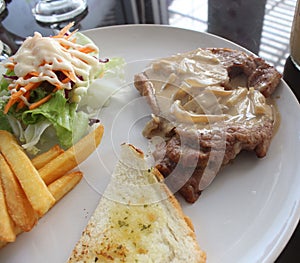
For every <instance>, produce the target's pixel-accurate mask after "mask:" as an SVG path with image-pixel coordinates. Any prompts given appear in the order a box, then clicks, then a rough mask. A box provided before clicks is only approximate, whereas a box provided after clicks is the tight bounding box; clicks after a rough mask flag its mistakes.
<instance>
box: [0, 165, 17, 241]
mask: <svg viewBox="0 0 300 263" xmlns="http://www.w3.org/2000/svg"><path fill="white" fill-rule="evenodd" d="M0 165H1V164H0ZM0 172H1V171H0ZM0 218H1V220H0V241H2V242H14V241H15V239H16V234H15V231H14V223H13V221H12V219H11V217H10V215H9V213H8V210H7V206H6V201H5V196H4V190H3V188H2V182H1V177H0Z"/></svg>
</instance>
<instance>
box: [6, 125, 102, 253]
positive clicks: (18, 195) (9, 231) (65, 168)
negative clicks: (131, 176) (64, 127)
mask: <svg viewBox="0 0 300 263" xmlns="http://www.w3.org/2000/svg"><path fill="white" fill-rule="evenodd" d="M103 131H104V129H103V126H102V125H99V126H98V127H97V128H96V129H95V130H93V131H92V132H91V133H89V134H88V135H86V136H85V137H84V138H82V139H81V140H80V141H78V142H77V143H76V144H74V145H73V146H72V147H70V148H69V149H67V150H66V151H64V150H62V149H61V148H60V147H59V146H57V145H56V146H54V147H52V148H51V149H50V150H48V151H47V152H45V153H42V154H40V155H38V156H37V157H34V158H33V159H30V158H29V157H28V156H27V155H26V153H25V152H24V151H23V149H22V147H21V146H20V145H19V144H18V142H17V140H16V139H15V137H14V136H13V135H12V134H11V133H9V132H7V131H3V130H0V248H1V247H3V246H4V245H6V244H7V243H10V242H14V241H15V240H16V236H17V235H18V234H19V233H21V232H23V231H25V232H28V231H30V230H31V229H32V228H33V227H34V226H35V225H36V224H37V221H38V219H39V218H40V217H42V216H43V215H44V214H45V213H47V211H48V210H49V209H50V208H51V207H53V206H54V204H55V203H57V202H58V201H59V200H60V199H61V198H62V197H63V196H64V195H65V194H67V193H68V192H69V191H70V190H72V189H73V188H74V187H75V186H76V185H77V184H78V183H79V181H80V180H81V178H82V176H83V174H82V172H81V171H75V170H73V169H74V168H75V167H77V166H78V164H80V163H81V162H83V161H84V160H85V159H86V158H87V157H88V156H89V155H90V154H91V153H92V152H93V151H94V150H95V149H96V148H97V147H98V145H99V144H100V142H101V139H102V135H103ZM72 170H73V171H72Z"/></svg>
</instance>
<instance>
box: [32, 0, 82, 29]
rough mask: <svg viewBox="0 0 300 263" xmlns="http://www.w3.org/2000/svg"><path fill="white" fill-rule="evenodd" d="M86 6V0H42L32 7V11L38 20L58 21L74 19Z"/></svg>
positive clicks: (43, 21)
mask: <svg viewBox="0 0 300 263" xmlns="http://www.w3.org/2000/svg"><path fill="white" fill-rule="evenodd" d="M86 8H87V2H86V0H40V1H38V2H37V4H36V5H35V6H34V8H33V9H32V13H33V15H34V17H35V19H36V20H37V21H38V22H42V23H57V22H61V21H65V20H70V19H73V18H74V17H76V16H78V15H80V14H81V13H83V12H84V11H85V10H86Z"/></svg>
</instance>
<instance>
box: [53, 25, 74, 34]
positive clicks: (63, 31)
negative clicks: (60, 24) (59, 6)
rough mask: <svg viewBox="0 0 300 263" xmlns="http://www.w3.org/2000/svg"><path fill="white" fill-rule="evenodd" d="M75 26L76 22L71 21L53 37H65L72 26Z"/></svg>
mask: <svg viewBox="0 0 300 263" xmlns="http://www.w3.org/2000/svg"><path fill="white" fill-rule="evenodd" d="M72 26H74V22H71V23H69V24H68V25H66V26H65V27H64V28H63V29H62V30H60V31H59V33H58V34H57V35H55V36H53V37H55V38H56V37H64V36H65V34H66V33H67V32H68V31H69V30H70V28H71V27H72Z"/></svg>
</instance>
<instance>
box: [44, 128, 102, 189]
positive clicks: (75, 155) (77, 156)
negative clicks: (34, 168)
mask: <svg viewBox="0 0 300 263" xmlns="http://www.w3.org/2000/svg"><path fill="white" fill-rule="evenodd" d="M103 131H104V127H103V125H99V126H98V127H97V128H96V129H95V130H93V131H92V132H90V133H89V134H88V135H86V136H85V137H83V138H82V139H81V140H80V141H78V142H77V143H76V144H74V145H73V146H72V147H70V148H69V149H68V150H66V151H65V152H64V153H62V154H60V155H59V156H57V157H56V158H55V159H53V160H52V161H50V162H49V163H47V164H46V165H45V166H43V167H42V168H41V169H39V174H40V176H41V178H42V179H43V180H44V182H45V183H46V184H47V185H49V184H51V183H52V182H53V181H55V180H56V179H58V178H59V177H61V176H63V175H64V174H66V173H68V172H69V171H71V170H72V169H73V168H75V167H76V166H77V165H78V164H80V163H81V162H83V161H84V160H85V159H86V158H87V157H89V156H90V154H91V153H92V152H93V151H94V150H95V149H96V148H97V146H98V145H99V144H100V142H101V139H102V136H103Z"/></svg>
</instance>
